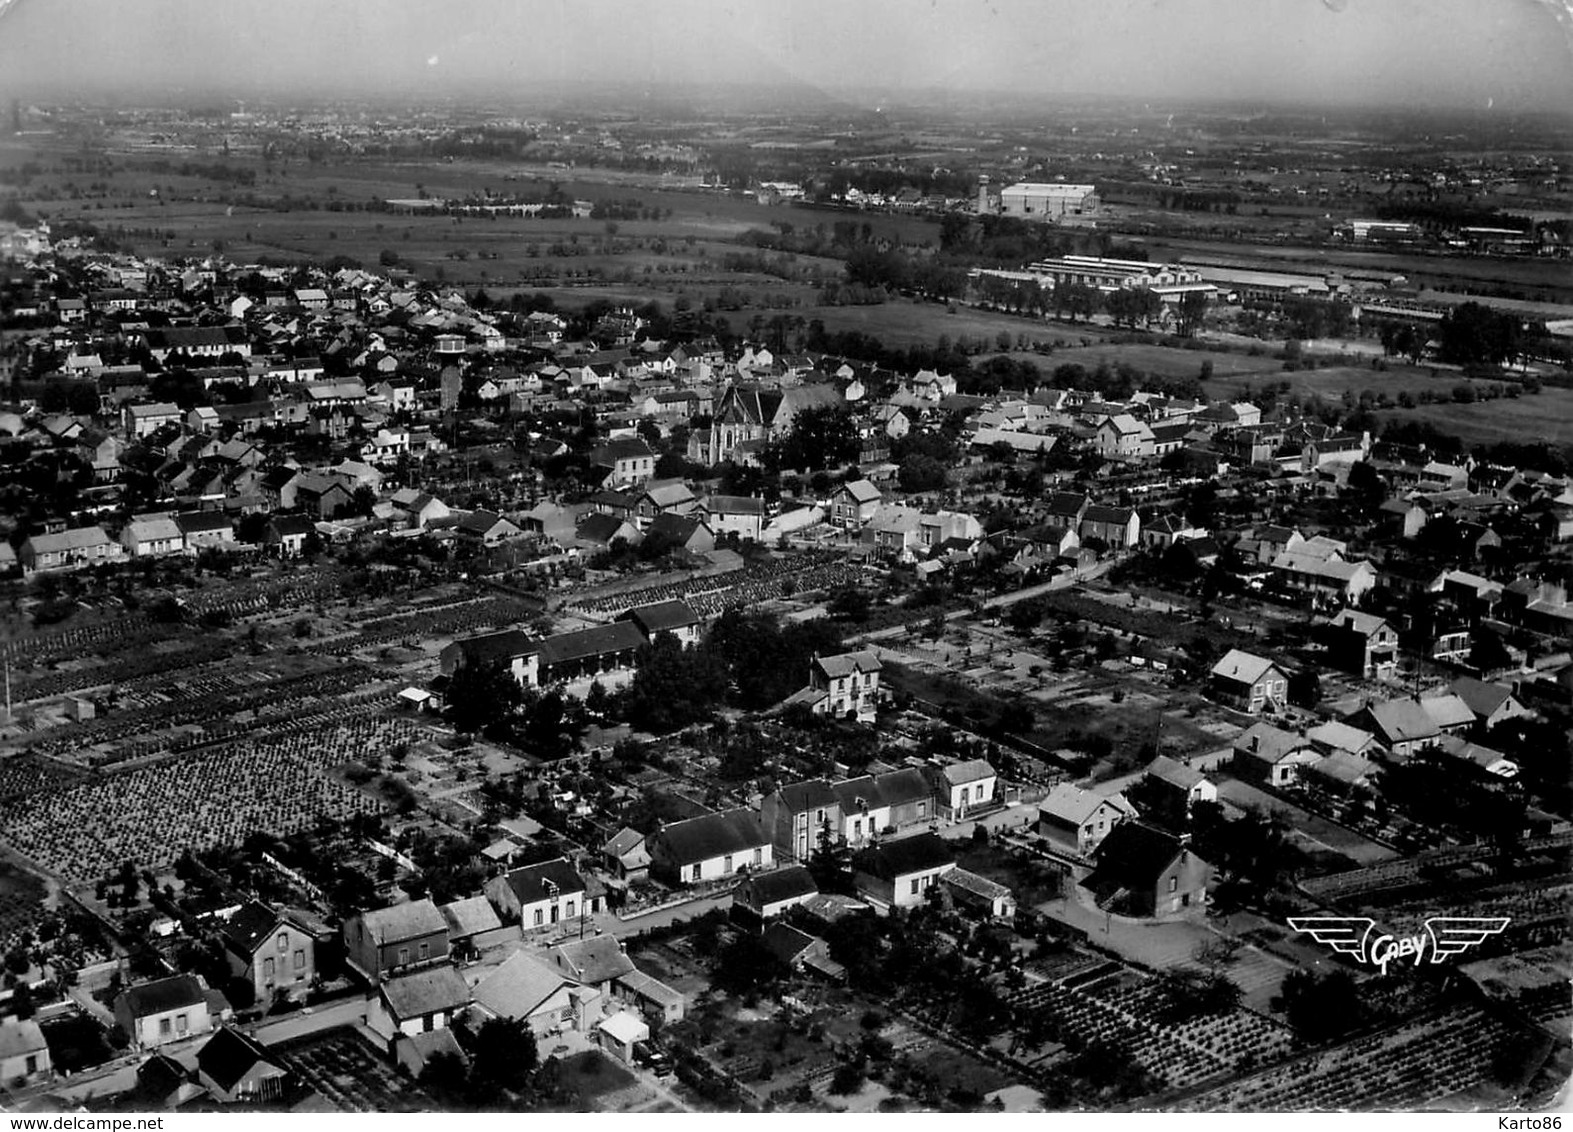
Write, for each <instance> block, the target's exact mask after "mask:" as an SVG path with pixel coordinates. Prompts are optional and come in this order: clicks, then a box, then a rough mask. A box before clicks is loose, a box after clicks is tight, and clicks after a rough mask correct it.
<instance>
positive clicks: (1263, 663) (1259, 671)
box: [1212, 649, 1277, 684]
mask: <svg viewBox="0 0 1573 1132" xmlns="http://www.w3.org/2000/svg"><path fill="white" fill-rule="evenodd" d="M1275 667H1277V665H1275V664H1274V663H1273V662H1272V661H1271V660H1268V659H1267V658H1266V657H1260V656H1256V655H1254V654H1252V653H1248V652H1244V651H1242V650H1240V649H1230V650H1229V651H1228V652H1227V653H1225V654H1224V656H1223V659H1222V660H1220V661H1219V662H1218V663H1217V664H1215V665H1213V667H1212V674H1213V675H1214V676H1216V677H1218V678H1219V679H1222V680H1229V681H1232V682H1234V683H1238V684H1255V683H1256V682H1257V681H1258V680H1260V679H1261V678H1262V677H1263V676H1266V675H1267V673H1268V670H1270V669H1272V668H1275Z"/></svg>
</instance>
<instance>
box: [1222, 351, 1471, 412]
mask: <svg viewBox="0 0 1573 1132" xmlns="http://www.w3.org/2000/svg"><path fill="white" fill-rule="evenodd" d="M1242 360H1244V361H1252V362H1264V361H1265V362H1266V366H1265V368H1263V369H1261V370H1259V371H1257V372H1256V373H1254V374H1249V373H1237V374H1225V373H1223V372H1222V371H1221V370H1220V371H1219V372H1218V373H1217V376H1215V377H1214V378H1213V380H1212V381H1210V382H1208V385H1207V389H1208V392H1209V393H1212V394H1213V395H1214V396H1231V397H1233V396H1240V395H1243V394H1245V393H1246V391H1247V390H1261V389H1264V388H1266V387H1268V386H1281V385H1283V384H1284V383H1287V384H1288V386H1289V392H1288V395H1289V396H1290V397H1308V396H1309V397H1317V398H1320V399H1322V400H1326V401H1338V400H1340V399H1341V398H1342V397H1343V395H1344V393H1345V392H1349V393H1353V394H1355V395H1356V396H1359V394H1360V392H1361V390H1364V389H1369V390H1371V392H1372V393H1375V394H1377V395H1378V396H1380V395H1381V394H1383V393H1386V394H1387V395H1388V396H1390V397H1397V396H1398V395H1399V394H1400V393H1414V394H1419V393H1421V392H1423V391H1425V390H1428V389H1429V390H1430V391H1432V392H1433V393H1438V394H1451V392H1452V389H1453V386H1455V385H1457V384H1458V383H1459V382H1460V381H1462V380H1463V378H1462V376H1461V375H1459V374H1458V373H1457V372H1455V371H1452V370H1439V371H1438V372H1437V376H1436V377H1432V376H1431V371H1430V370H1429V369H1427V368H1424V367H1419V366H1389V367H1388V368H1387V369H1386V370H1374V369H1372V368H1370V367H1369V366H1331V367H1329V368H1327V369H1314V370H1312V369H1299V370H1294V371H1293V372H1290V371H1286V370H1285V369H1284V368H1283V363H1282V362H1277V361H1273V360H1272V359H1270V358H1243V359H1242Z"/></svg>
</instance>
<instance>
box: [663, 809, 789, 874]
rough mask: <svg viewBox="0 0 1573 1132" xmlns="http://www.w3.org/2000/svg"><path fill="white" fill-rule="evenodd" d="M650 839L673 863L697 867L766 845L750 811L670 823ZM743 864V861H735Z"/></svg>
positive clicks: (761, 828)
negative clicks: (662, 848) (661, 847)
mask: <svg viewBox="0 0 1573 1132" xmlns="http://www.w3.org/2000/svg"><path fill="white" fill-rule="evenodd" d="M652 840H656V841H659V842H660V843H661V844H663V845H664V846H665V849H666V856H667V857H668V858H669V859H670V860H671V861H672V863H673V864H675V865H678V866H679V867H681V866H683V865H693V864H698V863H699V862H701V861H709V860H712V859H714V858H716V857H724V856H726V855H727V854H729V853H730V854H738V853H746V852H749V851H751V850H753V849H756V848H762V847H763V846H765V845H768V844H769V843H770V839H769V838H768V837H766V836H765V832H764V829H763V827H762V826H761V825H760V823H759V816H758V815H757V814H755V813H754V811H753V810H747V809H735V810H726V811H724V812H722V813H718V814H702V815H701V816H699V817H696V818H689V819H687V820H686V821H679V822H673V823H672V824H670V825H668V826H666V827H664V828H663V829H662V830H661V831H660V832H659V833H656V834H655V835H654V837H653V839H652ZM739 863H747V862H739Z"/></svg>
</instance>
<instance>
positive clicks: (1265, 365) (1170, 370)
mask: <svg viewBox="0 0 1573 1132" xmlns="http://www.w3.org/2000/svg"><path fill="white" fill-rule="evenodd" d="M1053 329H1054V330H1055V331H1056V333H1055V334H1054V335H1053V337H1056V338H1060V337H1063V338H1067V339H1072V340H1074V339H1075V338H1076V337H1077V336H1076V335H1075V334H1074V332H1073V331H1071V328H1069V327H1060V326H1055V327H1054V328H1053ZM1076 329H1080V328H1076ZM1067 331H1070V332H1067ZM1040 337H1041V335H1040ZM1265 346H1266V344H1264V348H1265ZM1205 361H1210V362H1212V364H1213V380H1214V381H1215V382H1216V383H1217V384H1218V385H1220V386H1222V385H1223V384H1224V382H1223V380H1222V379H1225V378H1230V379H1235V378H1243V377H1246V376H1250V377H1255V378H1258V379H1261V378H1267V377H1274V376H1275V375H1276V374H1277V373H1278V372H1279V371H1280V369H1281V368H1282V366H1283V363H1282V362H1279V361H1275V360H1274V359H1273V358H1271V357H1269V356H1267V355H1266V354H1261V355H1258V356H1256V357H1251V356H1250V355H1249V354H1235V353H1226V352H1221V351H1217V350H1185V349H1180V348H1178V347H1174V346H1146V345H1139V344H1132V345H1116V344H1114V343H1105V344H1102V345H1097V346H1085V347H1082V346H1078V347H1075V348H1073V349H1069V350H1055V351H1054V353H1053V355H1051V356H1050V357H1049V358H1048V359H1046V360H1045V362H1044V363H1043V364H1045V365H1047V366H1048V367H1049V368H1051V369H1052V368H1053V367H1055V366H1062V365H1069V364H1075V365H1080V366H1086V367H1087V369H1089V370H1092V369H1096V368H1097V367H1098V366H1099V365H1100V364H1102V363H1105V362H1107V363H1108V364H1109V365H1110V366H1115V365H1118V364H1120V363H1121V362H1124V363H1125V364H1126V365H1131V366H1135V367H1136V368H1137V369H1139V370H1141V371H1142V372H1143V373H1151V374H1157V375H1158V376H1159V377H1196V376H1197V375H1198V374H1199V373H1200V372H1201V368H1202V363H1203V362H1205ZM1208 388H1209V389H1211V388H1212V386H1208Z"/></svg>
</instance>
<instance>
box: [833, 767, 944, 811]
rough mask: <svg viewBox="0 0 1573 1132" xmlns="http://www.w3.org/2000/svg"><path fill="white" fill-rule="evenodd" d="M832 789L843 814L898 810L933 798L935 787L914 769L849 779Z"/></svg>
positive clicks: (909, 768) (921, 773) (919, 771)
mask: <svg viewBox="0 0 1573 1132" xmlns="http://www.w3.org/2000/svg"><path fill="white" fill-rule="evenodd" d="M833 789H834V790H835V792H836V797H837V798H838V799H840V801H841V808H842V810H843V811H845V812H847V813H854V812H857V811H858V810H859V809H860V808H866V809H870V810H877V809H879V808H880V807H882V806H900V805H903V804H905V803H907V802H916V801H918V800H919V799H922V798H930V797H932V796H933V794H934V787H933V786H932V785H931V784H930V783H929V780H928V779H927V778H925V777H924V775H923V772H922V771H921V770H918V769H917V768H916V767H906V768H904V769H902V770H892V771H888V772H886V773H885V774H881V775H879V776H878V777H875V776H873V775H867V774H865V775H864V776H863V777H862V778H849V779H846V780H844V781H842V782H838V783H836V784H835V786H834V788H833ZM859 799H862V802H863V806H862V807H859V805H858V800H859Z"/></svg>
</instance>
